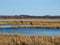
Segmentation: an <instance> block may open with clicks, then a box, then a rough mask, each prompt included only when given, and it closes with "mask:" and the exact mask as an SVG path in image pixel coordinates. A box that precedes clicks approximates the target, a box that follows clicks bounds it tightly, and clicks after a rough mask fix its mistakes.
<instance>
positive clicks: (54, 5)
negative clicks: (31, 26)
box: [0, 0, 60, 16]
mask: <svg viewBox="0 0 60 45" xmlns="http://www.w3.org/2000/svg"><path fill="white" fill-rule="evenodd" d="M19 14H25V15H33V16H34V15H35V16H37V15H39V16H42V15H60V0H0V15H19Z"/></svg>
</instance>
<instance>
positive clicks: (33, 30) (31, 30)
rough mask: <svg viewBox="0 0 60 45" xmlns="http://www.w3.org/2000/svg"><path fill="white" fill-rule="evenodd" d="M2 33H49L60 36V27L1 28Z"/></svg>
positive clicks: (49, 34)
mask: <svg viewBox="0 0 60 45" xmlns="http://www.w3.org/2000/svg"><path fill="white" fill-rule="evenodd" d="M0 33H6V34H17V33H18V34H26V35H34V34H37V35H48V36H60V29H45V28H19V29H7V28H3V29H0Z"/></svg>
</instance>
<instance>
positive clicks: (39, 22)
mask: <svg viewBox="0 0 60 45" xmlns="http://www.w3.org/2000/svg"><path fill="white" fill-rule="evenodd" d="M0 24H14V25H15V26H14V25H13V26H11V27H8V28H60V19H49V18H45V19H44V18H36V19H35V18H32V19H30V18H28V19H0ZM17 24H18V25H19V24H21V25H25V26H17ZM0 28H3V27H1V26H0Z"/></svg>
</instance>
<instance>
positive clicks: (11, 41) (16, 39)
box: [0, 34, 60, 45]
mask: <svg viewBox="0 0 60 45" xmlns="http://www.w3.org/2000/svg"><path fill="white" fill-rule="evenodd" d="M0 45H60V36H38V35H33V36H31V35H30V36H28V35H23V34H0Z"/></svg>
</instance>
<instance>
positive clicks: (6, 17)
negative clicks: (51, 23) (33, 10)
mask: <svg viewBox="0 0 60 45" xmlns="http://www.w3.org/2000/svg"><path fill="white" fill-rule="evenodd" d="M21 18H60V16H48V15H46V16H29V15H19V16H17V15H16V16H0V19H21Z"/></svg>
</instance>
